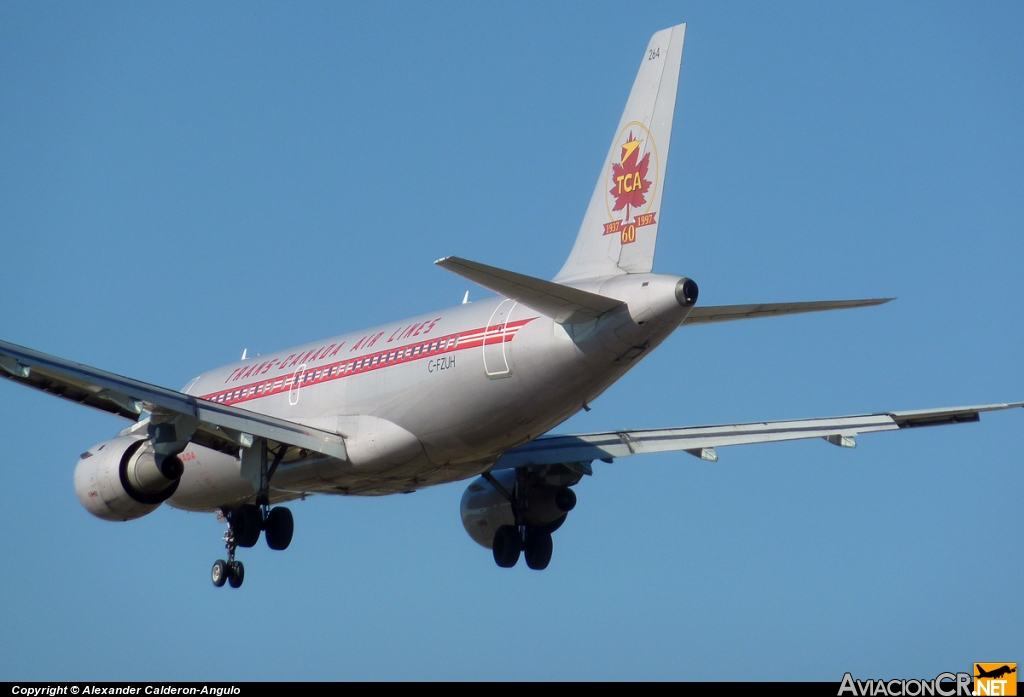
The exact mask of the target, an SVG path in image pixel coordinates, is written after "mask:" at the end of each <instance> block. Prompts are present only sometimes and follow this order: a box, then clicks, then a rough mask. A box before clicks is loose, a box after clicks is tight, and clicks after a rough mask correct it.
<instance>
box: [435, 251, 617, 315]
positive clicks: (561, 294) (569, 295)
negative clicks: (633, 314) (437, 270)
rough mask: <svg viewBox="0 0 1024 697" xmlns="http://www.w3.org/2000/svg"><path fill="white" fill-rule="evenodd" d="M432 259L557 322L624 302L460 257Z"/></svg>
mask: <svg viewBox="0 0 1024 697" xmlns="http://www.w3.org/2000/svg"><path fill="white" fill-rule="evenodd" d="M434 263H435V264H437V265H438V266H440V267H441V268H442V269H447V270H448V271H451V272H452V273H455V274H458V275H459V276H462V277H463V278H468V279H469V280H470V281H473V282H474V283H478V284H479V285H481V286H483V287H484V288H487V289H488V290H493V291H494V292H495V293H497V294H499V295H503V296H505V297H506V298H511V299H512V300H515V301H516V302H518V303H520V304H522V305H526V306H527V307H529V308H531V309H534V310H536V311H537V312H540V313H541V314H543V315H546V316H548V317H552V318H554V320H555V321H556V322H558V323H559V324H574V323H576V322H586V321H587V320H592V319H597V318H598V317H600V316H601V315H603V314H604V313H606V312H609V311H610V310H614V309H615V308H616V307H619V306H620V305H622V304H623V302H622V301H621V300H616V299H615V298H609V297H606V296H604V295H598V294H597V293H588V292H587V291H585V290H580V289H578V288H570V287H569V286H563V285H561V284H559V283H554V282H552V281H545V280H543V279H540V278H534V277H533V276H524V275H523V274H521V273H515V272H514V271H505V270H504V269H499V268H496V267H494V266H487V265H486V264H478V263H476V262H475V261H469V260H467V259H460V258H459V257H445V258H444V259H438V260H437V261H435V262H434Z"/></svg>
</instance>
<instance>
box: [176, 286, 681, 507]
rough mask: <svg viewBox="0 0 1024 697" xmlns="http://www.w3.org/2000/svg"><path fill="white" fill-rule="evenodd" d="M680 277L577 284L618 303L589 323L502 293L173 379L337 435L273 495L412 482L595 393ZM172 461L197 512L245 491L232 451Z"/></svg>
mask: <svg viewBox="0 0 1024 697" xmlns="http://www.w3.org/2000/svg"><path fill="white" fill-rule="evenodd" d="M680 280H681V279H680V277H678V276H665V275H658V274H631V275H629V276H620V277H616V278H611V279H605V280H602V281H600V282H598V283H595V284H591V285H592V286H593V287H590V286H587V285H580V286H579V287H580V288H581V289H583V290H589V291H591V292H594V293H599V294H601V295H605V296H608V297H612V298H617V299H620V300H622V301H624V302H625V303H626V304H625V305H624V306H623V307H621V308H619V310H617V311H614V312H610V313H608V314H607V315H605V316H603V317H601V318H600V319H599V320H596V321H594V322H592V323H589V324H575V325H561V324H558V323H556V322H555V321H554V320H552V319H551V318H549V317H545V316H543V315H540V314H539V313H537V312H535V311H533V310H531V309H529V308H527V307H525V306H523V305H520V304H517V303H516V302H515V301H513V300H509V299H506V298H502V297H497V298H490V299H486V300H483V301H479V302H473V303H469V304H463V305H457V306H455V307H451V308H448V309H446V310H442V311H440V312H436V313H430V314H426V315H421V316H419V317H413V318H410V319H406V320H402V321H399V322H394V323H390V324H387V325H382V326H379V327H375V328H372V329H367V330H363V331H359V332H353V333H350V334H345V335H342V336H338V337H333V338H331V339H325V340H323V341H320V342H316V343H313V344H307V345H304V346H299V347H296V348H292V349H286V350H284V351H279V352H277V353H274V354H269V355H264V356H258V357H255V358H250V359H248V360H245V361H240V362H237V363H233V364H230V365H226V366H223V367H221V368H217V369H215V370H212V371H209V372H207V373H204V374H203V375H201V376H200V377H198V378H197V379H195V380H193V381H192V382H191V383H190V384H189V385H188V387H187V388H186V390H185V391H186V392H187V393H188V394H191V395H196V396H201V397H203V398H204V399H208V400H211V401H216V402H218V403H223V404H229V405H233V406H238V407H240V408H243V409H248V410H250V411H254V412H258V413H262V414H269V415H272V416H277V417H281V418H285V419H288V420H290V421H295V422H299V423H303V424H306V425H309V426H314V427H317V428H321V429H324V430H328V431H336V432H339V433H341V434H343V435H345V436H346V438H347V439H348V440H347V442H348V443H349V452H350V460H351V461H350V462H344V461H341V460H337V459H334V458H329V457H326V456H323V455H318V454H315V453H314V454H312V455H311V456H309V455H307V456H305V457H299V459H298V460H294V461H291V462H288V461H286V462H285V463H284V464H283V465H282V466H281V468H280V469H279V471H278V472H277V473H276V475H275V477H274V481H273V487H274V488H273V490H272V499H273V500H275V501H280V500H287V499H290V498H296V497H298V496H300V495H302V494H303V493H305V492H330V493H340V494H352V495H381V494H390V493H396V492H402V491H413V490H416V489H419V488H422V487H425V486H430V485H434V484H441V483H444V482H448V481H454V480H459V479H465V478H467V477H471V476H474V475H477V474H479V473H480V472H482V471H484V470H486V469H487V468H488V467H489V466H490V465H491V464H493V463H494V461H495V460H496V459H497V458H498V457H499V456H500V455H501V454H502V453H504V452H506V451H508V450H510V449H512V448H515V447H517V446H519V445H521V444H523V443H525V442H527V441H529V440H532V439H533V438H536V437H537V436H539V435H542V434H543V433H545V432H547V431H548V430H550V429H551V428H553V427H555V426H557V425H558V424H559V423H561V422H563V421H565V420H566V419H568V418H569V417H570V416H572V415H573V414H575V413H576V412H577V411H579V410H580V409H581V408H582V407H583V405H584V404H585V403H588V402H590V401H591V400H593V399H595V398H596V397H597V396H598V395H600V394H601V393H602V392H603V391H604V390H605V389H607V388H608V387H609V386H610V385H611V384H613V383H614V382H615V381H616V380H618V379H619V378H620V377H622V376H623V375H624V374H625V373H626V372H627V371H628V370H629V369H630V368H632V367H633V366H634V365H635V364H636V362H637V361H638V360H640V359H641V358H642V357H643V356H644V355H646V354H647V352H649V351H650V350H651V349H653V348H654V347H656V346H657V345H658V344H660V343H661V342H662V341H664V340H665V338H667V337H668V336H669V334H671V333H672V331H674V330H675V329H676V328H677V327H678V326H679V324H680V322H681V321H682V320H683V319H684V318H685V317H686V315H687V313H688V312H689V309H690V308H689V307H686V306H683V305H682V304H681V303H680V301H679V300H678V299H677V285H678V284H679V282H680ZM182 459H183V460H184V461H185V462H186V464H187V465H188V466H187V467H186V470H185V474H184V476H183V477H182V479H181V483H180V485H179V487H178V489H177V491H176V492H175V494H174V496H173V497H172V498H171V499H170V501H169V503H170V504H171V505H173V506H175V507H178V508H184V509H188V510H198V511H209V510H214V509H216V508H225V507H230V506H232V505H234V504H235V503H236V502H238V501H241V500H244V499H247V498H249V497H251V496H253V495H254V493H255V490H254V488H253V485H252V483H251V482H250V481H249V480H247V479H246V478H245V477H243V476H241V474H240V460H239V459H238V458H235V457H231V456H230V455H225V454H223V453H219V452H216V451H213V450H209V449H207V448H203V447H201V446H198V445H195V444H192V445H190V446H189V447H188V449H187V450H186V451H185V453H183V455H182Z"/></svg>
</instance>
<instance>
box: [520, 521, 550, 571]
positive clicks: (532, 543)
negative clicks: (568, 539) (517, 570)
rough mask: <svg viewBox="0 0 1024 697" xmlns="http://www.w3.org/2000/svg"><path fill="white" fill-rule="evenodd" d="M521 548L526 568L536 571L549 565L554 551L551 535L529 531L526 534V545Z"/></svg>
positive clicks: (539, 531) (538, 531)
mask: <svg viewBox="0 0 1024 697" xmlns="http://www.w3.org/2000/svg"><path fill="white" fill-rule="evenodd" d="M523 547H524V549H523V552H524V553H525V554H524V556H525V557H526V565H527V566H528V567H530V568H531V569H534V570H536V571H541V570H543V569H546V568H548V564H550V563H551V552H552V551H553V550H554V543H553V542H552V541H551V533H549V532H544V531H541V530H529V531H527V533H526V544H525V545H523Z"/></svg>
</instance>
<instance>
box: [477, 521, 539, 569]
mask: <svg viewBox="0 0 1024 697" xmlns="http://www.w3.org/2000/svg"><path fill="white" fill-rule="evenodd" d="M492 549H493V551H494V561H495V563H497V565H498V566H500V567H502V568H503V569H511V568H512V567H513V566H515V565H516V563H518V561H519V555H520V553H522V555H523V556H524V557H526V565H527V566H528V567H530V568H531V569H535V570H537V571H541V570H543V569H546V568H548V564H550V563H551V552H552V551H553V550H554V544H553V543H552V541H551V533H550V532H548V531H547V530H546V529H544V528H535V527H530V526H526V525H518V526H517V525H502V526H501V527H500V528H498V530H497V531H496V532H495V533H494V544H493V547H492Z"/></svg>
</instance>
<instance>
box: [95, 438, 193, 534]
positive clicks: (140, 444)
mask: <svg viewBox="0 0 1024 697" xmlns="http://www.w3.org/2000/svg"><path fill="white" fill-rule="evenodd" d="M184 471H185V465H184V464H182V462H181V459H180V458H178V456H177V455H170V456H167V457H165V458H163V461H162V462H161V463H160V465H159V466H158V465H157V460H156V456H155V454H154V452H153V444H152V443H151V442H150V441H149V440H148V439H146V438H133V437H130V436H123V437H120V438H114V439H112V440H108V441H105V442H103V443H100V444H99V445H96V446H94V447H92V448H90V449H89V450H87V451H86V452H84V453H82V457H81V459H80V460H79V461H78V465H76V466H75V494H76V495H77V496H78V500H79V501H81V502H82V506H84V507H85V510H87V511H89V512H90V513H92V514H93V515H94V516H96V517H97V518H102V519H104V520H114V521H121V520H134V519H135V518H141V517H142V516H144V515H146V514H147V513H151V512H153V511H154V510H156V508H157V507H158V506H159V505H160V504H161V503H163V502H164V501H166V500H167V499H169V498H170V497H171V496H172V495H173V494H174V492H175V491H176V490H177V488H178V483H179V482H180V481H181V475H182V473H184Z"/></svg>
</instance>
